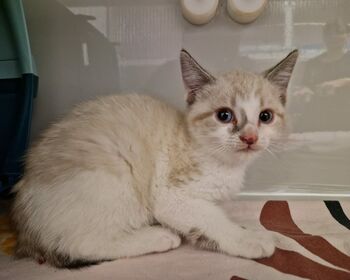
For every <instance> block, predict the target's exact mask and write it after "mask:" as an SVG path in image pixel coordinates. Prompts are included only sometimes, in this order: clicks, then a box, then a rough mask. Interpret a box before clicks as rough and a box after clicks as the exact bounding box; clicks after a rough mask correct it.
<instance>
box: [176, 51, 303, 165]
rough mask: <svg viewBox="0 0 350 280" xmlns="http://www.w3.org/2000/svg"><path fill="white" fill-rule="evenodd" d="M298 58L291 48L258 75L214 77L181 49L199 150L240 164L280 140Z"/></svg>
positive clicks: (189, 119) (193, 134)
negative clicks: (289, 84)
mask: <svg viewBox="0 0 350 280" xmlns="http://www.w3.org/2000/svg"><path fill="white" fill-rule="evenodd" d="M297 57H298V51H297V50H294V51H293V52H291V53H290V54H289V55H288V56H287V57H286V58H284V59H283V60H282V61H281V62H279V63H278V64H277V65H276V66H274V67H272V68H270V69H268V70H267V71H265V72H264V73H262V74H253V73H248V72H242V71H234V72H229V73H226V74H224V75H220V76H218V77H214V76H213V75H211V74H209V73H208V72H207V71H206V70H204V69H203V68H202V67H201V66H200V65H199V64H198V63H197V62H196V61H195V60H194V59H193V57H191V55H190V54H189V53H188V52H186V51H185V50H182V51H181V56H180V59H181V70H182V77H183V81H184V84H185V86H186V89H187V92H188V95H187V103H188V113H187V122H188V128H189V131H190V134H191V137H192V138H193V139H195V141H196V142H197V143H198V145H199V146H200V147H201V148H202V150H203V149H204V150H205V151H207V153H208V155H212V156H214V157H216V158H218V159H220V160H223V161H224V162H227V163H238V164H241V163H242V161H246V162H248V161H249V160H250V159H252V158H253V157H254V156H255V155H257V154H259V152H261V151H263V150H266V149H269V146H270V145H273V144H274V143H278V142H279V141H281V139H282V138H283V136H284V135H285V133H286V115H285V105H286V100H287V98H286V94H287V87H288V83H289V80H290V77H291V74H292V72H293V68H294V65H295V63H296V60H297Z"/></svg>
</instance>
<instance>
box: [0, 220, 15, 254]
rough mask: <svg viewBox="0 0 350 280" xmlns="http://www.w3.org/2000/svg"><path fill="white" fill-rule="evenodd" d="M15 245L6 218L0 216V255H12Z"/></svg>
mask: <svg viewBox="0 0 350 280" xmlns="http://www.w3.org/2000/svg"><path fill="white" fill-rule="evenodd" d="M15 245H16V236H15V233H14V232H13V230H12V229H11V226H10V219H9V217H8V216H5V215H3V216H0V253H5V254H6V255H13V254H14V249H15Z"/></svg>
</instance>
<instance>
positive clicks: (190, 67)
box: [180, 49, 215, 105]
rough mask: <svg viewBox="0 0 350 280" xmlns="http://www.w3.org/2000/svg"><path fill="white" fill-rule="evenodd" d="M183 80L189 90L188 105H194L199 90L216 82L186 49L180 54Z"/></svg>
mask: <svg viewBox="0 0 350 280" xmlns="http://www.w3.org/2000/svg"><path fill="white" fill-rule="evenodd" d="M180 63H181V72H182V79H183V81H184V84H185V87H186V90H187V103H188V104H189V105H191V104H193V103H194V102H195V100H196V94H197V93H198V90H199V89H200V88H202V87H203V86H204V85H206V84H208V83H212V82H214V81H215V78H214V77H213V76H212V75H211V74H209V73H208V72H207V71H206V70H205V69H204V68H203V67H202V66H200V65H199V64H198V62H197V61H196V60H195V59H194V58H193V57H192V56H191V55H190V54H189V53H188V52H187V51H186V50H184V49H182V50H181V53H180Z"/></svg>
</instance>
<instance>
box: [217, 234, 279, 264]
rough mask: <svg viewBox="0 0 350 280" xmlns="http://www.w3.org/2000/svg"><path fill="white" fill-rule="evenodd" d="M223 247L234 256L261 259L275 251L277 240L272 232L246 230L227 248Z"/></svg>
mask: <svg viewBox="0 0 350 280" xmlns="http://www.w3.org/2000/svg"><path fill="white" fill-rule="evenodd" d="M222 249H223V250H224V251H226V253H228V254H230V255H233V256H238V257H243V258H247V259H260V258H265V257H270V256H271V255H272V254H273V253H274V251H275V241H274V238H273V235H272V233H270V232H266V231H251V230H244V231H243V232H242V234H240V235H239V236H236V238H235V240H234V241H232V242H231V244H230V246H228V247H227V248H226V250H225V248H222Z"/></svg>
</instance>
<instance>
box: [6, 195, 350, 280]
mask: <svg viewBox="0 0 350 280" xmlns="http://www.w3.org/2000/svg"><path fill="white" fill-rule="evenodd" d="M224 207H225V209H226V210H227V213H228V215H229V216H230V217H231V218H232V219H233V220H235V221H236V222H237V223H239V224H241V225H242V226H244V227H247V228H252V229H257V230H259V229H260V230H261V229H267V230H270V231H273V232H274V234H275V237H276V243H277V250H276V252H275V254H274V255H273V256H272V257H270V258H265V259H260V260H246V259H240V258H234V257H230V256H226V255H223V254H219V253H214V252H208V251H201V250H198V249H195V248H193V247H191V246H188V245H183V246H181V247H180V248H179V249H177V250H174V251H170V252H167V253H163V254H153V255H148V256H143V257H138V258H132V259H121V260H117V261H113V262H108V263H103V264H100V265H97V266H93V267H90V268H86V269H81V270H74V271H69V270H57V269H54V268H51V267H48V266H47V265H45V264H42V265H39V264H37V263H34V262H33V261H30V260H14V259H13V257H12V256H11V254H13V246H14V244H15V236H14V234H13V232H12V231H11V229H10V227H9V223H8V222H9V221H8V217H7V216H6V214H2V216H1V217H0V251H1V253H0V279H15V280H16V279H27V280H30V279H33V280H34V279H35V280H37V279H53V280H55V279H130V280H131V279H132V280H136V279H174V280H175V279H198V280H199V279H200V280H206V279H227V280H230V279H231V280H239V279H249V280H252V279H266V280H271V279H280V280H284V279H320V280H328V279H329V280H342V279H344V280H347V279H349V280H350V257H349V255H350V231H349V228H348V221H349V213H350V202H345V201H344V202H329V201H328V202H323V201H289V202H286V201H267V202H259V201H235V202H231V203H228V204H226V205H224Z"/></svg>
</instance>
